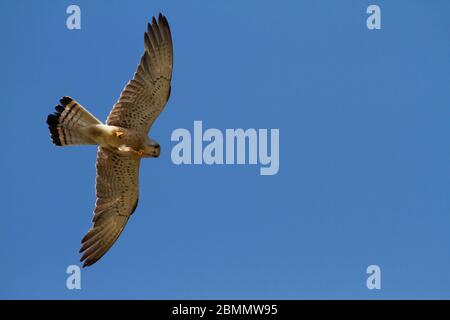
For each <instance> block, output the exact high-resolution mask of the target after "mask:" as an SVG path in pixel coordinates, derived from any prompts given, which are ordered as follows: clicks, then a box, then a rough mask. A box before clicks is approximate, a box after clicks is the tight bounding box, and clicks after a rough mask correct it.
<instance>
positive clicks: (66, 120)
mask: <svg viewBox="0 0 450 320" xmlns="http://www.w3.org/2000/svg"><path fill="white" fill-rule="evenodd" d="M59 102H60V104H59V105H57V106H56V107H55V109H56V112H55V113H53V114H49V115H48V117H47V124H48V129H49V130H50V135H51V137H52V141H53V143H54V144H56V145H57V146H68V145H81V144H95V142H93V141H92V140H91V139H90V138H89V137H88V136H86V135H84V134H83V128H85V127H89V126H92V125H97V124H101V122H100V121H99V120H98V119H97V118H96V117H94V116H93V115H92V114H90V113H89V111H87V110H86V109H84V108H83V107H82V106H81V105H80V104H79V103H78V102H77V101H75V100H74V99H72V98H70V97H62V98H61V100H59Z"/></svg>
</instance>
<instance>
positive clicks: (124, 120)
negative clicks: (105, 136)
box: [106, 14, 173, 132]
mask: <svg viewBox="0 0 450 320" xmlns="http://www.w3.org/2000/svg"><path fill="white" fill-rule="evenodd" d="M144 48H145V50H144V54H143V55H142V58H141V61H140V63H139V65H138V67H137V70H136V72H135V74H134V77H133V79H132V80H130V81H129V82H128V84H127V85H126V86H125V88H124V89H123V91H122V93H121V94H120V97H119V100H118V101H117V102H116V104H115V105H114V107H113V109H112V110H111V113H110V114H109V116H108V119H107V121H106V123H107V124H108V125H115V126H119V127H124V128H128V129H136V130H142V131H146V132H148V131H149V130H150V127H151V125H152V124H153V122H154V121H155V119H156V118H157V117H158V115H159V114H160V113H161V111H162V110H163V109H164V106H165V105H166V103H167V100H168V99H169V93H170V81H171V79H172V68H173V46H172V35H171V33H170V28H169V24H168V22H167V19H166V18H165V17H164V16H163V15H162V14H160V15H159V17H158V21H156V19H155V17H153V19H152V23H151V24H150V23H149V24H148V27H147V32H146V33H145V34H144Z"/></svg>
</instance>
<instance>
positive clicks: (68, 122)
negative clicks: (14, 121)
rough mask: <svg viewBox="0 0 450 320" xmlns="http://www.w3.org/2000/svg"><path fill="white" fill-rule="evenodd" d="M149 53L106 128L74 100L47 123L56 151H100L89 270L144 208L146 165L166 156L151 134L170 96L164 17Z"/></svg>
mask: <svg viewBox="0 0 450 320" xmlns="http://www.w3.org/2000/svg"><path fill="white" fill-rule="evenodd" d="M144 47H145V51H144V54H143V55H142V58H141V61H140V63H139V65H138V67H137V70H136V72H135V74H134V77H133V79H132V80H130V81H129V82H128V83H127V85H126V86H125V88H124V89H123V91H122V93H121V94H120V97H119V100H118V101H117V102H116V104H115V105H114V107H113V108H112V110H111V112H110V114H109V116H108V118H107V120H106V124H103V123H102V122H101V121H99V120H98V119H97V118H96V117H94V116H93V115H92V114H91V113H89V112H88V111H87V110H86V109H84V108H83V107H82V106H81V105H80V104H79V103H78V102H77V101H75V100H74V99H72V98H70V97H63V98H61V100H60V104H59V105H58V106H56V108H55V109H56V112H55V113H54V114H50V115H49V116H48V118H47V124H48V128H49V130H50V135H51V138H52V141H53V143H54V144H55V145H57V146H73V145H98V146H99V147H98V152H97V165H96V167H97V176H96V196H97V200H96V203H95V209H94V217H93V221H92V222H93V225H92V227H91V228H90V229H89V231H88V232H87V234H86V235H85V236H84V238H83V239H82V240H81V249H80V253H82V257H81V259H80V261H81V262H84V264H83V267H85V266H90V265H92V264H93V263H95V262H97V261H98V260H99V259H100V258H101V257H102V256H103V255H104V254H105V253H106V252H107V251H108V250H109V249H110V248H111V246H112V245H113V244H114V242H115V241H116V240H117V238H118V237H119V236H120V234H121V233H122V231H123V228H124V227H125V225H126V223H127V221H128V219H129V218H130V216H131V215H132V214H133V212H134V210H136V207H137V204H138V198H139V184H138V179H139V165H140V160H141V158H146V157H150V158H152V157H153V158H155V157H158V156H159V153H160V147H159V144H158V143H157V142H156V141H155V140H153V139H151V138H149V137H148V135H147V134H148V131H149V130H150V128H151V126H152V124H153V122H154V121H155V119H156V118H157V117H158V115H159V114H160V113H161V111H162V110H163V109H164V106H165V105H166V103H167V100H168V99H169V96H170V81H171V78H172V66H173V46H172V36H171V33H170V28H169V24H168V22H167V20H166V18H165V17H164V16H163V15H162V14H159V17H158V19H157V20H156V19H155V17H153V19H152V23H151V24H150V23H149V24H148V27H147V32H145V34H144Z"/></svg>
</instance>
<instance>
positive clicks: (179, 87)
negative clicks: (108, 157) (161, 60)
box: [0, 0, 450, 299]
mask: <svg viewBox="0 0 450 320" xmlns="http://www.w3.org/2000/svg"><path fill="white" fill-rule="evenodd" d="M70 4H77V5H79V6H80V7H81V14H82V22H81V23H82V28H81V30H72V31H69V30H68V29H67V28H66V18H67V14H66V13H65V11H66V8H67V6H69V5H70ZM369 4H377V5H379V6H380V7H381V10H382V11H381V12H382V29H381V30H376V31H370V30H368V29H367V27H366V18H367V16H368V15H367V14H366V8H367V6H368V5H369ZM0 11H1V12H2V13H3V15H2V19H1V22H0V36H1V39H2V43H3V45H2V49H1V50H0V61H2V62H1V69H2V72H1V73H0V86H1V88H2V89H1V90H2V94H1V95H0V107H1V110H2V113H3V121H2V140H3V148H2V151H1V152H0V161H1V162H0V163H1V166H0V168H1V174H2V179H1V180H0V194H1V200H2V207H3V209H2V223H1V224H0V231H1V232H0V240H1V243H2V246H1V249H0V261H1V264H0V298H35V299H44V298H56V299H92V298H112V299H116V298H124V299H128V298H138V299H205V298H207V299H222V298H225V299H241V298H255V299H258V298H260V299H261V298H269V299H279V298H281V299H314V298H326V299H331V298H334V299H346V298H355V299H362V298H367V299H379V298H386V299H394V298H438V299H442V298H446V299H448V298H450V274H449V272H448V270H449V269H450V122H449V120H450V104H449V102H450V90H449V84H450V81H449V80H450V79H449V76H450V60H449V56H450V42H449V41H448V35H449V31H450V2H448V1H444V0H440V1H439V0H436V1H425V0H423V1H419V0H416V1H406V0H403V1H380V0H377V1H350V0H345V1H331V0H329V1H325V0H323V1H316V0H309V1H286V0H283V1H250V0H248V1H238V0H232V1H207V0H196V1H181V0H178V1H170V2H167V1H133V2H132V3H131V2H129V1H106V0H104V1H100V0H96V1H49V0H46V1H23V0H19V1H1V2H0ZM160 11H161V12H163V13H164V14H165V15H166V16H167V18H168V20H169V23H170V26H171V29H172V34H173V40H174V50H175V65H174V73H173V81H172V94H171V99H170V101H169V104H168V105H167V107H166V109H165V111H164V112H163V113H162V114H161V116H160V117H159V119H158V120H157V121H156V123H155V125H154V126H153V128H152V131H151V136H152V137H153V138H155V139H156V140H157V141H158V142H159V143H160V144H161V147H162V155H161V157H160V158H159V159H146V160H144V161H143V163H142V165H141V175H140V183H141V185H140V201H139V207H138V209H137V211H136V212H135V214H134V215H133V217H132V218H131V219H130V221H129V223H128V225H127V227H126V229H125V231H124V233H123V234H122V236H121V237H120V239H119V240H118V241H117V243H116V244H115V245H114V247H113V248H112V249H111V250H110V251H109V252H108V253H107V254H106V256H104V257H103V258H102V259H101V261H99V262H98V263H97V264H95V265H94V266H92V267H90V268H87V269H83V271H82V280H81V282H82V289H81V290H68V289H67V288H66V278H67V276H68V275H67V274H66V268H67V266H68V265H72V264H78V259H79V255H78V249H79V245H80V240H81V238H82V236H83V235H84V234H85V232H86V231H87V230H88V228H89V227H90V222H91V217H92V210H93V206H94V201H95V194H94V178H95V165H94V164H95V155H96V148H95V147H89V146H87V147H73V148H65V149H62V148H56V147H55V146H53V145H52V144H51V142H50V138H49V133H48V129H47V125H46V123H45V119H46V116H47V114H48V113H50V112H52V111H53V107H54V105H56V104H57V102H58V99H59V98H60V97H61V96H63V95H70V96H72V97H74V98H76V99H77V100H78V101H79V102H80V103H81V104H82V105H84V106H85V107H86V108H88V109H89V110H90V111H91V112H92V113H94V114H95V115H96V116H97V117H98V118H100V119H102V120H104V119H105V118H106V116H107V114H108V112H109V110H110V108H111V106H112V105H113V104H114V102H115V101H116V100H117V98H118V95H119V93H120V91H121V89H122V88H123V86H124V85H125V84H126V82H127V81H128V80H129V79H130V77H131V76H132V74H133V72H134V70H135V67H136V65H137V63H138V61H139V58H140V55H141V53H142V50H143V32H144V31H145V28H146V23H147V22H148V21H149V19H151V16H152V15H156V14H157V13H158V12H160ZM194 120H202V121H203V126H204V127H205V128H219V129H220V130H223V131H224V130H225V129H227V128H244V129H246V128H257V129H258V128H267V129H270V128H279V130H280V170H279V173H278V174H277V175H273V176H261V175H259V167H258V166H255V165H239V166H238V165H234V166H233V165H223V166H219V165H215V166H214V165H213V166H208V165H181V166H176V165H174V164H173V163H172V161H171V158H170V151H171V149H172V147H173V146H174V142H171V141H170V135H171V133H172V132H173V130H175V129H177V128H187V129H189V130H191V131H192V130H193V122H194ZM371 264H376V265H379V266H380V267H381V272H382V278H381V279H382V280H381V281H382V289H381V290H368V289H367V288H366V278H367V276H368V275H367V274H366V268H367V266H369V265H371Z"/></svg>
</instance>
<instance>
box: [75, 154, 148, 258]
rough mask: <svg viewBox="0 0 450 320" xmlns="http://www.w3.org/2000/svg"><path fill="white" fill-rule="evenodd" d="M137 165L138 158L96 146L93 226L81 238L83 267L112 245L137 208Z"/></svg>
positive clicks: (100, 255) (99, 256)
mask: <svg viewBox="0 0 450 320" xmlns="http://www.w3.org/2000/svg"><path fill="white" fill-rule="evenodd" d="M139 164H140V161H139V160H134V159H131V158H127V157H121V156H119V155H118V154H116V153H114V152H112V151H109V150H107V149H105V148H102V147H99V149H98V153H97V178H96V190H97V201H96V204H95V209H94V218H93V226H92V227H91V229H90V230H89V231H88V233H87V234H86V236H85V237H84V238H83V240H81V245H82V246H81V249H80V252H82V253H83V256H82V257H81V260H80V261H82V262H83V261H84V264H83V267H85V266H90V265H92V264H93V263H95V262H96V261H97V260H98V259H100V258H101V257H102V256H103V255H104V254H105V253H106V252H107V251H108V250H109V248H111V246H112V245H113V244H114V242H115V241H116V240H117V238H118V237H119V236H120V234H121V233H122V230H123V228H124V227H125V225H126V223H127V221H128V218H129V217H130V216H131V214H132V213H133V212H134V210H135V209H136V206H137V203H138V195H139Z"/></svg>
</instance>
